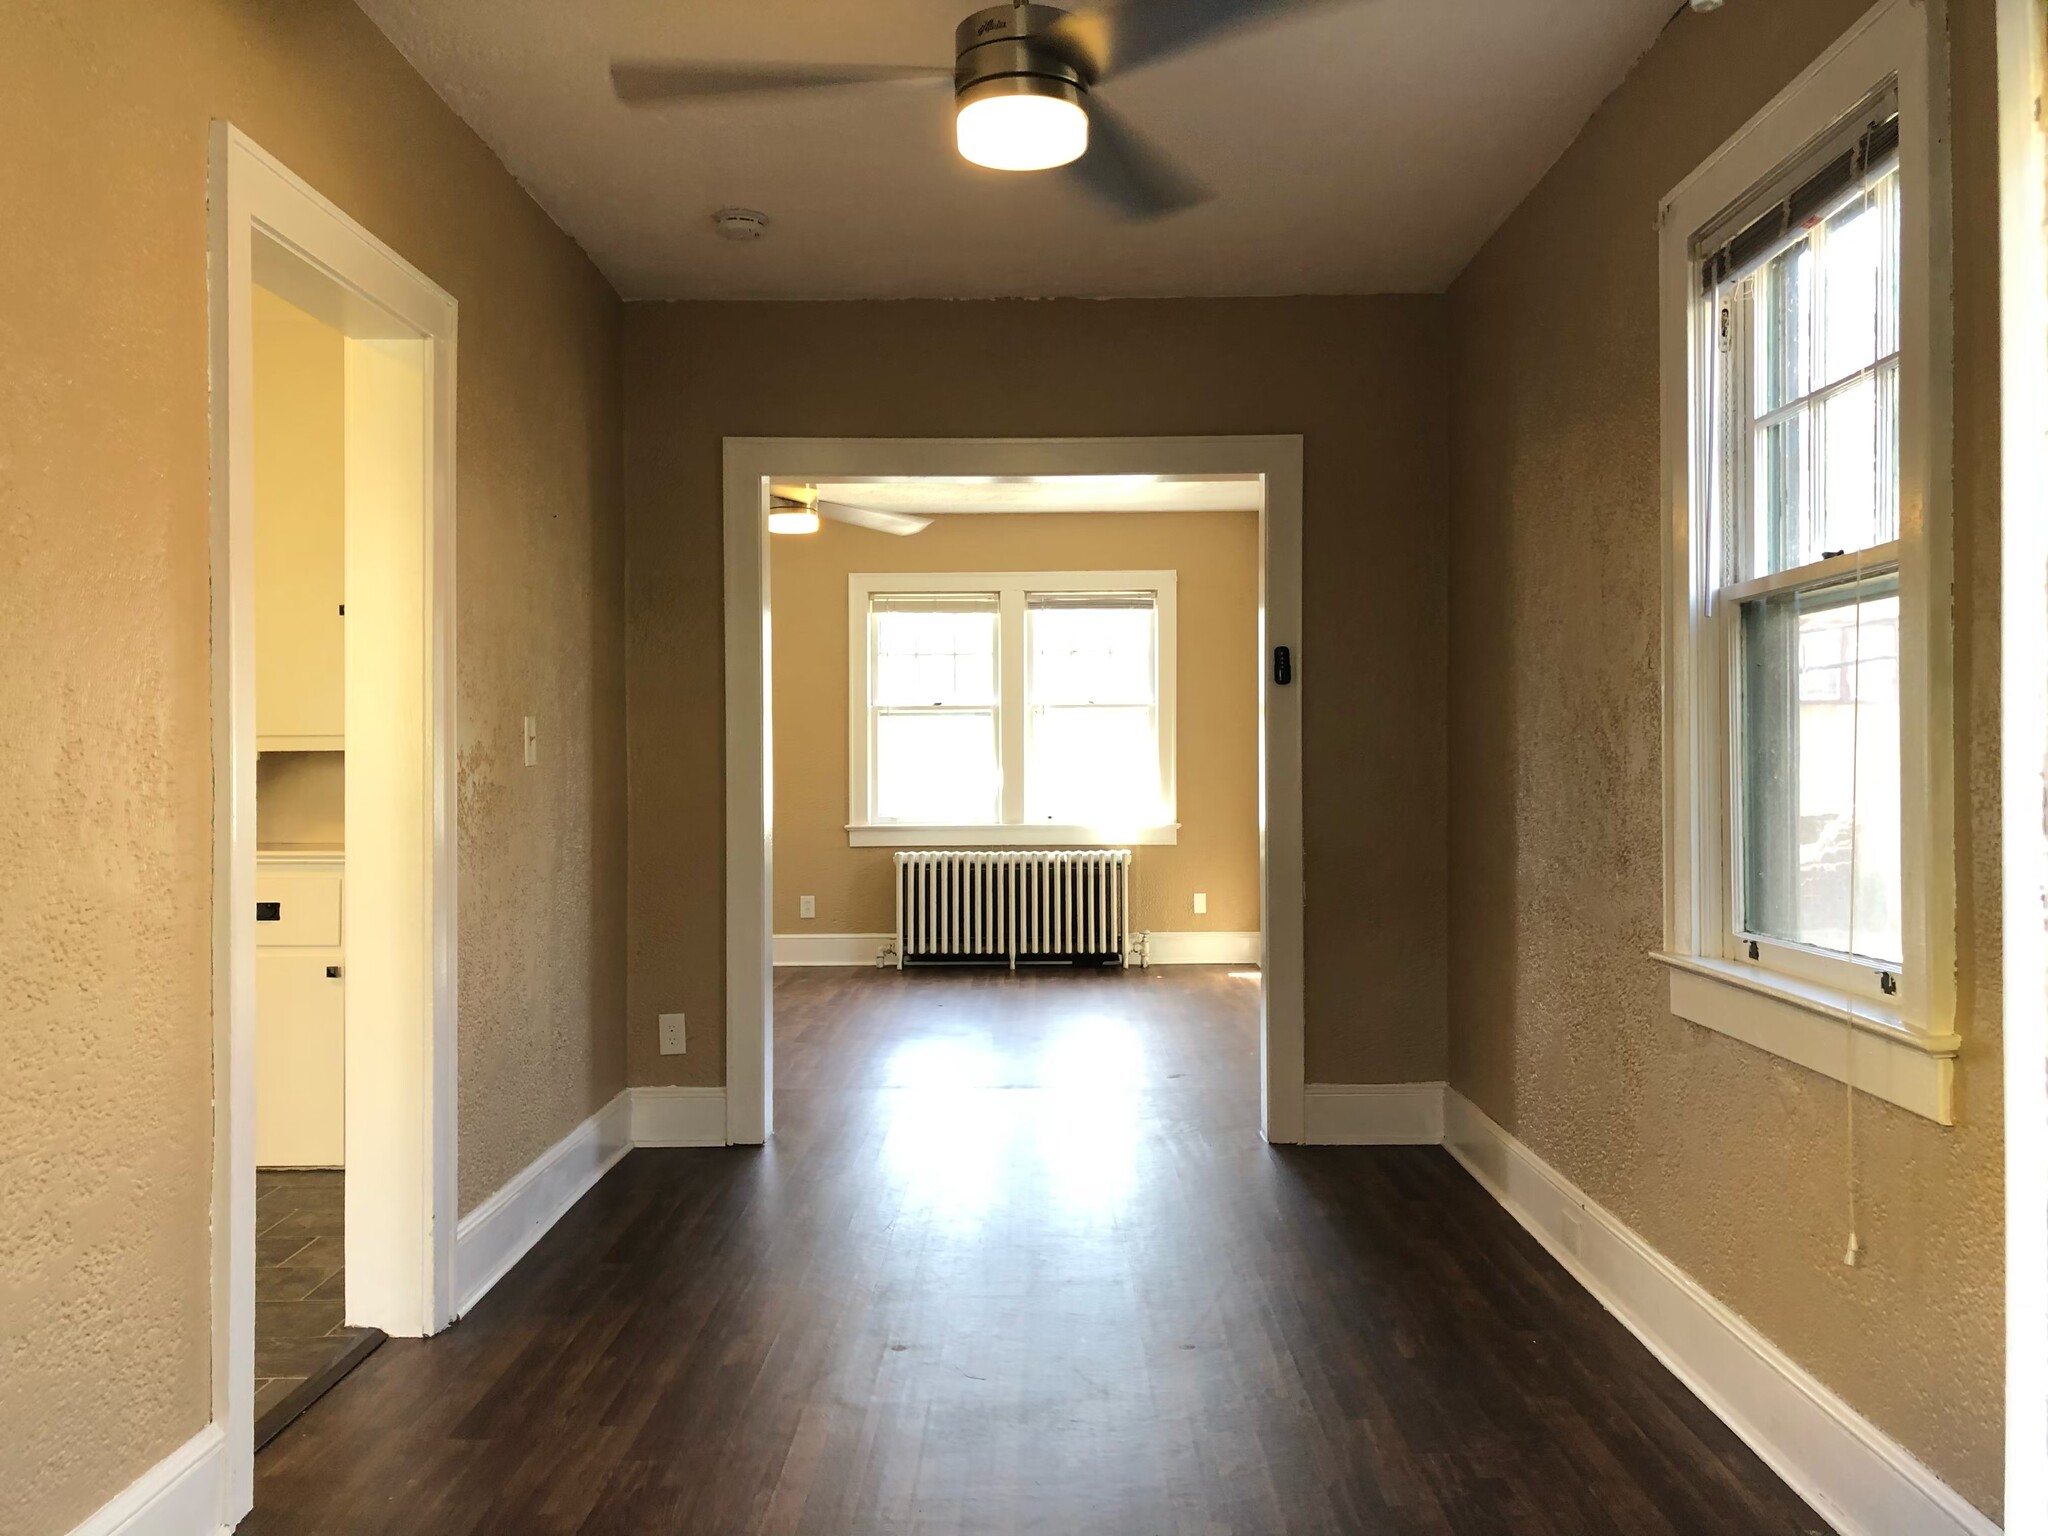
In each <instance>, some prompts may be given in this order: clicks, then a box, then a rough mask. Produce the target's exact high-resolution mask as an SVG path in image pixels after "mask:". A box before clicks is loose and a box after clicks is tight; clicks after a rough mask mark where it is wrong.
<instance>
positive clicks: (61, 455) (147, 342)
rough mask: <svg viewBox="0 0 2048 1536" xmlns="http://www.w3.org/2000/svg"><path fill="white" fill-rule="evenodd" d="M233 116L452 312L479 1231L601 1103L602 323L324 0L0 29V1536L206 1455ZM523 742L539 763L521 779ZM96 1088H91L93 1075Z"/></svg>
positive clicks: (114, 11) (465, 1092)
mask: <svg viewBox="0 0 2048 1536" xmlns="http://www.w3.org/2000/svg"><path fill="white" fill-rule="evenodd" d="M214 118H227V119H229V120H231V121H233V122H235V123H237V124H238V125H240V126H241V127H242V128H244V129H245V130H247V131H248V132H249V133H250V134H251V135H252V136H253V137H254V138H255V139H256V141H257V142H258V143H260V144H262V145H263V146H264V147H266V148H267V149H269V150H270V151H272V152H273V153H275V154H276V155H278V156H279V157H280V158H282V159H283V160H284V162H285V163H286V164H288V165H290V166H291V167H293V169H295V170H297V171H298V172H299V173H300V174H302V175H304V176H305V177H306V178H307V179H308V180H310V181H311V182H312V183H313V184H314V185H315V186H317V187H319V188H320V189H321V190H322V191H324V192H326V193H327V194H328V195H329V196H331V197H332V198H334V199H335V201H337V202H338V203H339V204H341V206H342V207H344V208H346V209H348V210H349V211H350V212H351V213H353V214H354V215H356V216H357V217H358V218H360V219H361V220H363V222H364V223H366V224H367V225H369V226H370V227H371V228H372V229H374V230H376V231H377V232H378V233H379V234H380V235H382V236H383V237H384V238H385V239H386V240H388V241H389V242H390V243H391V244H392V245H393V246H395V247H396V248H397V249H398V250H399V251H400V252H402V253H403V254H404V255H405V256H406V257H407V258H408V259H410V260H411V261H413V262H414V263H416V264H417V265H418V266H419V267H421V268H422V269H423V270H424V271H425V272H427V273H428V274H429V275H430V276H432V277H433V278H434V279H435V280H436V281H438V282H440V283H441V284H442V285H443V286H445V287H446V288H448V289H449V291H450V292H452V293H453V294H454V295H455V296H456V298H457V299H458V300H459V301H460V303H461V305H462V318H461V326H462V341H461V347H462V356H461V386H460V387H461V400H460V414H459V430H460V437H461V494H460V532H459V540H460V545H461V556H460V560H461V565H460V573H459V617H458V622H459V626H460V631H461V639H460V645H461V651H460V657H459V661H458V666H459V708H460V716H461V742H460V746H461V760H462V786H461V794H462V798H461V803H460V806H459V822H460V830H461V850H462V853H461V871H460V878H461V903H462V905H461V938H462V961H461V976H460V981H461V987H462V1017H461V1050H460V1057H461V1062H462V1082H461V1119H462V1145H461V1153H462V1192H463V1203H464V1204H465V1205H466V1206H467V1205H474V1204H475V1203H476V1202H477V1201H478V1200H479V1199H481V1198H482V1197H483V1195H485V1194H486V1193H488V1192H489V1191H490V1190H491V1189H492V1188H493V1187H495V1186H496V1185H497V1184H499V1183H501V1182H502V1181H503V1179H504V1177H505V1176H506V1175H507V1174H508V1173H510V1172H511V1171H512V1170H513V1169H515V1168H517V1167H519V1166H520V1165H521V1164H522V1163H524V1162H525V1161H527V1160H528V1159H530V1158H531V1157H532V1156H533V1155H534V1154H535V1153H536V1152H538V1151H540V1150H541V1149H543V1148H544V1147H546V1146H547V1145H548V1144H549V1143H550V1142H552V1141H554V1140H555V1139H556V1138H558V1137H559V1136H561V1135H562V1134H563V1132H565V1131H566V1130H568V1129H569V1128H570V1127H571V1126H572V1125H574V1124H575V1123H576V1122H577V1121H578V1120H579V1119H580V1118H582V1116H584V1115H585V1114H587V1113H588V1112H589V1111H590V1109H591V1108H593V1107H595V1106H596V1105H597V1104H598V1103H600V1102H601V1101H602V1100H603V1099H604V1098H605V1097H607V1096H608V1095H609V1094H610V1093H611V1092H612V1091H613V1090H614V1089H615V1088H616V1087H617V1086H618V1084H619V1083H620V1081H621V1080H622V1077H623V1064H622V1059H621V1058H622V1051H621V1044H622V1042H621V1040H620V1031H619V1028H618V1020H619V1017H620V1014H621V1010H622V1004H623V995H624V994H623V985H624V983H623V961H624V955H623V948H622V944H621V939H620V935H621V933H622V931H623V915H624V914H623V895H624V892H623V838H624V806H623V797H622V794H621V791H620V785H621V783H622V778H623V775H622V765H623V672H622V654H623V650H622V648H623V640H622V615H621V586H622V580H621V571H622V545H621V536H620V525H619V516H618V505H619V494H620V491H619V465H618V453H617V438H616V433H617V430H618V421H619V380H618V353H617V347H618V334H619V310H618V305H617V303H616V301H615V299H614V297H613V295H612V294H611V292H610V290H609V288H608V287H607V285H606V284H605V283H604V281H603V279H602V278H601V277H600V276H599V275H598V274H597V272H596V271H595V270H594V269H593V268H592V267H591V265H590V263H589V262H588V261H587V260H586V259H585V258H584V257H583V255H582V253H581V252H580V251H578V250H577V249H576V247H575V246H574V245H573V244H571V243H570V242H569V241H568V240H567V239H566V238H564V237H563V236H562V235H561V233H560V232H559V231H558V230H556V229H555V228H554V226H553V225H552V224H550V223H549V221H548V220H547V218H546V217H545V216H544V215H543V214H542V213H541V212H540V211H539V210H538V209H537V208H536V207H534V205H533V204H532V203H531V202H530V201H529V200H528V199H527V198H526V197H525V196H524V194H522V193H521V192H520V190H519V188H518V187H517V186H516V185H515V184H514V182H513V181H512V179H511V178H510V177H509V176H507V175H506V174H505V172H504V171H503V169H502V168H501V167H500V166H499V165H498V164H497V162H496V161H495V160H494V159H493V158H492V156H491V155H490V153H489V151H488V150H486V149H485V147H484V146H483V144H482V143H481V142H480V141H478V140H477V139H476V138H475V137H474V136H473V135H472V134H471V133H470V132H469V131H468V130H467V129H466V128H464V127H463V126H462V125H461V124H460V123H459V122H458V121H457V120H456V119H455V118H454V117H453V115H452V114H450V113H449V111H448V110H447V108H446V107H445V106H443V104H442V103H441V102H440V101H439V100H438V99H437V98H436V97H435V96H434V94H433V92H432V91H430V90H429V89H428V88H427V87H426V86H425V85H424V84H423V83H422V82H421V81H420V80H419V79H418V78H417V77H416V76H415V75H414V74H413V73H412V72H411V70H409V69H408V68H407V67H406V66H405V64H404V63H403V62H402V61H401V59H400V58H399V57H398V55H397V53H396V52H395V51H393V50H392V49H391V48H389V47H388V46H387V45H386V44H385V42H384V41H383V39H382V38H381V37H380V36H379V35H378V34H377V32H376V31H375V30H374V29H373V28H372V27H371V26H370V24H369V23H368V22H367V21H366V20H365V19H364V18H363V16H362V15H361V13H360V12H358V11H357V10H356V9H355V8H354V7H353V6H351V5H349V4H347V3H345V0H305V3H294V4H250V3H245V0H95V3H93V4H90V5H77V4H70V3H59V0H22V3H16V4H12V5H9V6H8V7H6V8H5V11H4V14H0V144H4V145H5V146H6V148H5V150H4V151H0V196H4V201H5V206H6V208H7V217H6V219H5V220H4V221H0V356H4V357H5V358H6V364H5V366H4V367H0V570H4V571H5V573H6V575H5V578H4V581H0V629H4V632H5V634H6V635H7V645H6V647H5V651H4V656H5V660H4V663H0V706H4V709H5V713H6V717H7V720H8V729H7V731H6V732H5V733H0V784H5V785H6V793H5V796H4V798H0V886H4V887H5V888H6V889H7V890H9V891H11V892H13V893H14V899H11V900H9V901H8V902H6V903H0V995H4V996H5V997H6V998H7V1000H8V1001H7V1004H6V1009H5V1016H4V1023H0V1032H4V1039H5V1046H6V1061H7V1065H6V1069H5V1071H4V1072H0V1189H4V1190H5V1191H6V1193H5V1196H4V1198H0V1315H4V1318H5V1324H4V1327H0V1530H4V1531H7V1532H10V1533H12V1532H17V1531H20V1532H34V1533H45V1532H55V1531H63V1530H67V1529H69V1528H70V1527H71V1526H72V1525H73V1524H74V1523H75V1522H76V1521H77V1520H79V1519H80V1518H82V1517H83V1516H85V1515H86V1514H87V1513H89V1512H90V1511H91V1510H92V1509H93V1508H94V1507H96V1506H97V1505H98V1504H99V1503H101V1502H102V1501H103V1500H104V1499H106V1498H107V1497H109V1496H110V1495H112V1494H114V1493H116V1492H118V1491H119V1490H120V1489H121V1488H122V1487H124V1486H125V1485H126V1484H127V1483H128V1482H129V1481H130V1480H132V1479H133V1478H134V1477H135V1476H136V1475H137V1474H139V1473H140V1472H141V1471H143V1470H144V1469H145V1468H146V1467H148V1466H149V1465H150V1464H151V1463H153V1462H154V1461H156V1460H157V1459H158V1458H160V1457H161V1456H163V1455H164V1454H165V1453H166V1452H168V1451H170V1450H171V1449H173V1448H174V1447H175V1446H177V1445H179V1444H180V1443H182V1442H183V1441H184V1440H185V1439H187V1438H188V1437H189V1436H190V1435H192V1434H193V1433H194V1432H196V1431H197V1430H198V1429H199V1428H200V1427H201V1426H202V1425H203V1424H204V1423H205V1422H206V1420H207V1416H208V1404H209V1381H208V1377H209V1358H210V1352H209V1341H208V1328H209V1320H210V1302H209V1286H208V1272H207V1241H208V1239H207V1220H208V1210H207V1205H208V1180H209V1174H210V1166H211V1146H210V1138H211V1129H212V1086H211V1083H210V1081H209V1073H210V1060H211V1052H212V1021H211V1017H210V1014H211V1007H212V1001H211V986H212V983H211V975H210V956H209V950H210V942H211V940H210V934H211V914H210V911H209V893H210V889H211V862H212V844H211V839H212V829H211V794H212V790H211V779H212V773H213V764H212V762H211V758H210V747H209V729H210V727H209V711H210V700H209V679H208V575H207V484H208V480H207V331H206V224H205V220H206V165H207V132H208V125H209V123H210V122H211V120H213V119H214ZM529 709H530V710H533V711H534V712H536V713H538V714H540V716H541V718H542V721H543V729H544V730H545V732H546V735H545V736H544V738H543V739H544V741H545V742H546V743H547V746H546V750H545V755H544V757H543V766H542V767H541V768H539V769H535V770H532V771H526V770H522V769H520V768H518V767H517V766H516V764H517V763H518V761H519V716H520V714H521V713H522V712H524V711H526V710H529ZM115 1060H118V1061H119V1062H120V1063H121V1066H120V1069H119V1070H117V1071H102V1070H100V1069H99V1067H98V1065H97V1064H98V1063H102V1062H107V1061H115Z"/></svg>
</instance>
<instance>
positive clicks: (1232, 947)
mask: <svg viewBox="0 0 2048 1536" xmlns="http://www.w3.org/2000/svg"><path fill="white" fill-rule="evenodd" d="M1137 939H1138V944H1137V949H1138V953H1139V954H1140V955H1141V956H1143V958H1142V959H1141V960H1140V962H1139V963H1140V964H1141V965H1147V966H1153V965H1247V966H1249V965H1257V964H1258V963H1259V934H1258V930H1257V929H1253V930H1252V931H1251V932H1249V933H1233V932H1225V931H1222V930H1201V929H1193V928H1190V929H1184V930H1180V931H1177V932H1162V931H1161V930H1158V929H1153V930H1151V931H1149V932H1145V933H1141V934H1139V935H1138V936H1137ZM1311 1139H1313V1138H1311Z"/></svg>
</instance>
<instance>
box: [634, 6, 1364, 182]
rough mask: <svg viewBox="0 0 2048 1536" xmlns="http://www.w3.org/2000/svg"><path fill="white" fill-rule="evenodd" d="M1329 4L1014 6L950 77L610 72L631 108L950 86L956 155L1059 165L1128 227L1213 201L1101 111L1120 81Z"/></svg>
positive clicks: (957, 31)
mask: <svg viewBox="0 0 2048 1536" xmlns="http://www.w3.org/2000/svg"><path fill="white" fill-rule="evenodd" d="M1328 3H1331V0H1125V3H1124V4H1122V5H1117V6H1113V7H1106V8H1101V9H1091V10H1085V11H1064V10H1061V9H1060V8H1059V7H1057V6H1051V5H1039V4H1036V3H1034V0H1011V3H1010V4H1007V5H994V6H990V7H989V8H987V9H986V10H980V11H976V12H975V13H974V14H973V15H971V16H969V17H968V18H967V19H966V20H965V21H963V22H961V23H960V25H959V26H958V27H956V28H954V30H953V52H954V61H953V65H952V67H951V68H950V69H949V68H947V67H945V66H943V65H926V64H770V63H761V64H738V63H691V62H686V61H678V60H658V59H657V60H628V59H619V60H615V61H614V62H613V64H612V88H613V90H614V91H615V92H616V93H617V94H618V97H619V99H620V100H621V101H623V102H625V103H626V104H627V105H629V106H654V105H663V104H668V103H673V102H680V101H694V100H702V99H704V98H706V97H713V96H733V95H740V94H744V93H751V92H760V91H789V90H801V89H805V88H810V87H817V86H834V85H879V84H887V83H894V82H903V81H913V82H935V81H938V80H942V79H946V78H949V77H950V78H951V80H952V82H953V95H954V108H955V117H954V133H955V139H956V142H957V143H958V145H959V148H960V153H961V155H962V156H964V157H965V158H966V159H968V160H971V161H973V162H974V163H975V164H976V165H985V166H988V167H990V168H991V169H994V170H999V171H1038V170H1051V169H1053V168H1055V167H1061V166H1064V167H1066V168H1067V174H1068V175H1069V176H1070V177H1071V178H1072V179H1073V180H1075V181H1076V182H1078V183H1079V184H1080V185H1081V186H1082V187H1083V188H1085V189H1086V190H1087V191H1089V192H1091V193H1093V194H1094V195H1095V196H1096V197H1098V198H1100V199H1102V200H1103V201H1104V202H1106V203H1108V204H1109V205H1110V206H1111V207H1112V208H1114V209H1115V210H1116V211H1118V212H1119V213H1122V214H1124V215H1126V216H1128V217H1131V218H1140V219H1144V218H1157V217H1160V216H1161V215H1163V214H1169V213H1174V212H1177V211H1178V210H1180V209H1183V208H1189V207H1193V206H1194V205H1195V204H1197V203H1200V202H1205V201H1207V200H1208V199H1209V198H1210V197H1211V196H1213V193H1211V191H1210V190H1209V189H1208V188H1207V187H1206V186H1204V185H1203V184H1202V183H1201V182H1200V181H1199V180H1197V179H1196V178H1195V177H1194V176H1193V175H1191V174H1190V173H1189V172H1187V171H1186V170H1183V169H1182V168H1181V167H1180V166H1179V165H1177V164H1176V163H1175V162H1174V161H1173V160H1172V159H1171V158H1170V157H1169V156H1168V155H1167V154H1166V153H1165V152H1164V151H1162V150H1160V149H1158V148H1157V147H1156V146H1154V145H1153V144H1152V143H1151V142H1150V141H1149V140H1148V139H1146V138H1145V137H1144V135H1142V134H1140V133H1139V132H1138V131H1137V129H1135V128H1133V127H1132V126H1131V125H1130V124H1129V123H1128V122H1126V121H1125V120H1124V118H1123V117H1121V116H1120V115H1118V114H1117V113H1115V112H1113V111H1112V110H1111V109H1110V108H1109V106H1108V105H1107V104H1106V103H1105V102H1104V101H1103V99H1102V97H1101V95H1100V94H1099V90H1098V88H1099V87H1100V86H1101V85H1103V84H1104V83H1105V82H1107V81H1109V80H1111V79H1114V78H1115V77H1117V76H1119V75H1123V74H1127V73H1129V72H1130V71H1132V70H1134V69H1139V68H1142V67H1143V66H1145V65H1147V64H1152V63H1156V62H1157V61H1158V60H1160V59H1164V58H1168V57H1170V56H1171V55H1173V54H1176V53H1179V52H1181V51H1183V50H1185V49H1188V48H1192V47H1196V46H1198V45H1200V44H1202V43H1205V42H1208V41H1210V40H1211V39H1212V38H1215V37H1217V36H1220V35H1221V34H1223V33H1225V32H1230V31H1234V30H1236V29H1237V28H1240V27H1244V26H1250V25H1255V24H1257V23H1259V22H1263V21H1270V20H1273V19H1275V18H1277V17H1279V16H1282V15H1285V14H1287V13H1289V12H1293V11H1299V10H1305V9H1308V8H1309V7H1311V6H1314V5H1318V4H1328Z"/></svg>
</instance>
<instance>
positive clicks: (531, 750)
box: [525, 715, 540, 768]
mask: <svg viewBox="0 0 2048 1536" xmlns="http://www.w3.org/2000/svg"><path fill="white" fill-rule="evenodd" d="M525 739H526V766H527V767H529V768H531V767H532V766H533V765H534V764H536V763H538V762H539V761H540V725H539V723H538V722H537V721H536V720H535V719H534V717H533V716H532V715H528V716H527V717H526V738H525Z"/></svg>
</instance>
